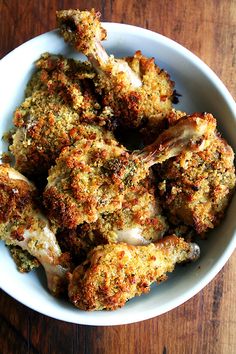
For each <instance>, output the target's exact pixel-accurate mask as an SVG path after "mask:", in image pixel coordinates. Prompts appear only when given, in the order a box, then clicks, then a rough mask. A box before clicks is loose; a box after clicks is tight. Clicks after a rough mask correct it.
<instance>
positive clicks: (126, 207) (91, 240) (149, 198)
mask: <svg viewBox="0 0 236 354" xmlns="http://www.w3.org/2000/svg"><path fill="white" fill-rule="evenodd" d="M154 192H155V191H154V188H153V183H152V182H151V181H150V180H149V178H148V179H146V180H143V181H141V182H140V183H139V184H138V185H137V186H133V187H131V188H130V189H129V190H128V191H127V193H126V194H125V197H124V200H123V203H122V207H121V209H119V210H116V211H115V212H113V213H104V214H101V215H100V217H99V218H98V220H97V221H96V222H94V223H90V224H88V223H83V224H82V225H80V226H78V227H77V228H76V229H72V230H69V229H64V230H62V231H61V232H60V233H59V234H58V235H57V239H58V240H59V244H60V245H61V246H62V249H64V250H69V251H70V253H71V254H72V256H73V258H74V259H75V261H74V262H75V263H77V264H80V263H81V261H83V260H84V258H85V257H86V255H87V254H88V252H89V251H90V250H91V249H92V248H94V247H96V246H98V245H102V244H107V243H117V242H126V243H127V244H132V245H145V244H149V243H150V242H153V241H157V240H158V239H160V238H162V236H163V235H164V234H165V233H166V232H167V230H168V224H167V221H166V219H165V217H164V216H163V214H162V210H161V208H160V205H159V202H158V199H157V198H156V196H155V193H154Z"/></svg>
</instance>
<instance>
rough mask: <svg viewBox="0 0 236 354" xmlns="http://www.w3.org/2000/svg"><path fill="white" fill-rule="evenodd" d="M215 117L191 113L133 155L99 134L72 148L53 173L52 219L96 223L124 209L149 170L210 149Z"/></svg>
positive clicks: (48, 203)
mask: <svg viewBox="0 0 236 354" xmlns="http://www.w3.org/2000/svg"><path fill="white" fill-rule="evenodd" d="M215 125H216V123H215V119H214V118H213V117H212V116H211V115H208V116H207V117H205V118H204V119H202V118H199V117H197V116H190V117H186V118H183V119H180V120H179V121H178V122H177V123H176V125H175V126H173V127H171V128H169V129H168V130H166V131H164V132H163V133H162V134H161V135H160V136H159V137H158V139H157V140H156V141H155V142H154V143H153V144H151V145H150V146H147V147H145V148H144V149H143V150H141V151H136V152H133V153H129V152H128V151H127V150H126V149H125V148H124V147H123V146H121V145H118V143H117V141H116V140H113V139H112V138H110V137H108V138H107V137H106V136H104V135H103V136H98V135H96V134H94V136H93V137H92V138H91V137H90V138H82V139H80V140H79V141H77V142H76V143H75V144H74V145H73V146H71V147H66V148H65V149H64V150H63V151H62V153H61V154H60V156H59V158H58V159H57V161H56V165H55V166H54V167H52V168H51V169H50V171H49V177H48V185H47V186H46V189H45V192H44V205H45V207H46V209H47V210H48V215H49V217H50V219H51V220H55V221H56V222H57V223H58V224H60V225H61V226H63V227H66V228H71V229H72V228H76V227H77V226H78V225H80V224H82V223H83V222H87V223H91V222H96V221H97V220H98V218H99V216H100V215H101V214H104V213H113V212H114V211H116V210H119V209H121V207H122V203H123V201H124V197H125V195H126V193H127V192H128V191H129V190H130V188H131V187H132V186H137V185H138V183H139V182H140V181H142V180H144V179H146V178H147V177H148V176H149V174H150V171H149V168H150V167H151V166H152V165H154V164H156V163H162V162H163V161H165V160H167V159H169V158H171V157H173V156H176V155H178V154H180V153H181V152H182V151H183V150H184V151H187V150H188V149H191V150H194V149H197V150H199V149H200V150H201V149H204V148H206V144H205V141H207V139H204V136H208V135H209V134H210V135H211V134H214V133H215Z"/></svg>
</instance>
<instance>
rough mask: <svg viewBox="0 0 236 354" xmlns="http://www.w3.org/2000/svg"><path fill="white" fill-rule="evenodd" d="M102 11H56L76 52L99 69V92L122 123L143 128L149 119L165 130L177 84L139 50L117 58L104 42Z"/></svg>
mask: <svg viewBox="0 0 236 354" xmlns="http://www.w3.org/2000/svg"><path fill="white" fill-rule="evenodd" d="M99 17H100V14H99V13H96V12H95V11H94V10H92V11H90V12H89V11H79V10H62V11H58V12H57V21H58V26H59V30H60V33H61V35H62V36H63V38H64V40H65V41H66V42H69V43H70V44H71V45H72V46H73V47H74V48H75V49H76V50H77V51H80V52H82V53H83V54H85V55H86V56H87V58H88V60H89V61H90V62H91V63H92V65H93V66H94V68H95V69H96V70H97V72H98V75H97V76H96V77H95V85H96V89H97V92H98V93H99V94H100V95H101V96H102V98H103V104H104V105H105V106H109V107H111V108H112V110H113V113H114V116H116V117H119V122H120V124H122V125H124V126H129V127H136V128H141V127H143V125H145V124H147V123H148V122H149V120H150V121H152V122H154V121H155V127H158V126H159V128H160V129H161V128H162V129H163V124H164V120H165V117H166V115H167V114H168V113H169V112H170V110H171V108H172V100H173V95H174V89H173V87H174V83H173V82H172V81H171V80H170V77H169V75H168V73H167V72H166V71H164V70H163V69H160V68H159V67H158V66H157V65H156V64H155V62H154V58H146V57H145V56H143V55H142V53H141V52H140V51H137V52H136V53H135V54H134V56H133V57H128V58H124V59H116V58H114V56H112V55H111V56H109V55H108V54H107V53H106V51H105V49H104V48H103V47H102V45H101V41H102V40H104V39H106V35H107V34H106V30H105V29H104V28H103V27H102V25H101V23H100V22H99Z"/></svg>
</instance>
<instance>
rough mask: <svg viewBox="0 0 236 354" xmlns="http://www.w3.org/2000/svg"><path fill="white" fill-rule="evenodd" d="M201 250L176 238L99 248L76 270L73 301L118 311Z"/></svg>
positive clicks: (71, 285)
mask: <svg viewBox="0 0 236 354" xmlns="http://www.w3.org/2000/svg"><path fill="white" fill-rule="evenodd" d="M199 254H200V250H199V247H198V246H197V245H196V244H194V243H187V242H185V241H184V240H183V239H181V238H178V237H176V236H174V235H173V236H167V237H165V238H163V239H162V240H160V241H158V242H156V243H151V244H149V245H147V246H132V245H127V244H125V243H117V244H111V245H104V246H98V247H96V248H94V249H93V250H92V251H91V252H90V253H89V254H88V257H87V259H86V261H85V262H84V263H83V264H81V265H79V266H78V267H76V268H75V269H74V271H73V274H72V276H71V279H70V282H69V297H70V300H71V302H72V303H73V304H74V305H75V306H77V307H78V308H80V309H82V310H88V311H94V310H103V309H105V310H115V309H117V308H120V307H122V306H124V305H125V303H126V302H127V301H128V300H129V299H131V298H133V297H134V296H139V295H141V294H143V293H147V292H149V290H150V285H151V284H152V283H154V282H158V283H159V282H161V281H163V280H165V279H166V278H167V273H168V272H172V271H173V270H174V267H175V264H176V263H181V262H185V261H192V260H195V259H197V258H198V257H199Z"/></svg>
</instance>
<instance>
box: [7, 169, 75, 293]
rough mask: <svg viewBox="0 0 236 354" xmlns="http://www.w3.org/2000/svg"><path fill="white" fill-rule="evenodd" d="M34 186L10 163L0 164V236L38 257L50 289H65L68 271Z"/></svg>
mask: <svg viewBox="0 0 236 354" xmlns="http://www.w3.org/2000/svg"><path fill="white" fill-rule="evenodd" d="M36 205H37V201H36V190H35V187H34V186H33V185H32V184H31V183H30V182H29V181H28V180H27V179H26V178H25V177H24V176H23V175H21V174H20V173H19V172H17V171H16V170H14V169H13V168H11V167H9V166H8V165H0V239H1V240H3V241H4V242H5V243H6V244H7V245H14V246H19V247H21V248H22V249H23V250H26V251H28V252H29V253H30V254H31V255H32V256H34V257H36V258H37V259H38V261H39V262H40V263H41V264H42V266H43V267H44V269H45V272H46V275H47V283H48V288H49V290H50V291H51V292H52V294H54V295H57V294H59V293H61V291H64V287H65V279H66V278H65V275H66V272H67V271H68V268H67V266H64V265H63V263H65V262H66V258H65V257H64V258H65V259H64V260H63V255H62V253H61V250H60V248H59V246H58V243H57V240H56V237H55V235H54V233H53V232H52V231H51V229H50V226H49V222H48V220H47V219H46V218H45V217H44V216H43V215H42V213H41V212H40V211H39V210H38V208H37V206H36Z"/></svg>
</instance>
